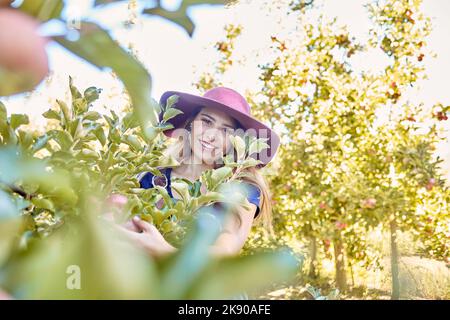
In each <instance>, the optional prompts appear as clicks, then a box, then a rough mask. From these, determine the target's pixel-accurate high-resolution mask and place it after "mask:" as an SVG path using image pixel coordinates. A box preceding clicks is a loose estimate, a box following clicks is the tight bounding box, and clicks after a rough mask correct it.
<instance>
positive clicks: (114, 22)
mask: <svg viewBox="0 0 450 320" xmlns="http://www.w3.org/2000/svg"><path fill="white" fill-rule="evenodd" d="M265 1H269V0H244V1H241V5H240V6H239V7H238V8H228V9H227V8H224V7H223V6H220V5H219V6H218V5H197V6H194V7H191V9H190V10H189V15H190V17H191V18H192V19H193V21H194V23H195V25H196V29H195V32H194V34H193V37H192V38H190V37H189V36H188V34H187V33H186V32H185V31H184V30H183V29H182V28H181V27H179V26H177V25H175V24H173V23H170V22H167V21H166V20H164V19H162V18H159V17H148V16H147V17H142V18H139V19H137V21H136V24H135V26H134V27H133V28H132V29H130V30H128V29H125V28H123V27H122V24H121V22H122V21H124V20H126V19H127V18H129V15H130V11H129V10H127V5H126V4H122V5H120V4H119V5H113V6H110V7H109V9H107V10H103V11H100V12H92V11H91V10H89V8H90V5H91V3H92V0H66V2H67V4H68V6H67V9H66V12H65V14H66V16H67V17H71V18H74V19H77V18H79V17H88V18H90V19H94V20H96V21H99V22H100V23H101V24H102V25H103V26H104V27H107V28H108V29H110V30H112V35H113V37H114V38H116V39H117V40H119V42H120V43H122V44H123V45H125V46H126V45H127V44H128V43H133V46H134V49H135V50H136V52H137V55H138V57H139V59H140V60H141V62H142V63H143V64H144V66H145V67H146V68H147V69H148V70H149V72H150V74H151V76H152V88H151V89H150V88H149V90H150V94H151V96H152V97H153V98H155V99H156V100H159V97H160V96H161V95H162V93H163V92H164V91H168V90H174V91H183V92H189V93H194V94H198V92H197V90H196V89H195V87H194V86H193V85H192V83H193V82H194V81H196V80H197V79H198V75H199V73H200V72H201V71H202V70H208V69H209V70H211V67H212V66H213V64H214V62H215V61H217V52H216V51H215V49H214V48H213V44H214V43H215V42H216V41H218V40H221V39H222V38H223V37H224V35H225V31H224V29H223V28H224V26H225V25H226V24H228V23H235V24H238V23H240V24H242V25H243V27H244V28H243V33H242V35H241V37H240V38H239V40H238V41H237V42H236V52H239V53H240V56H237V57H236V59H238V60H241V61H243V62H244V63H243V65H242V66H239V67H236V68H233V69H232V70H231V71H230V72H229V73H228V74H227V76H226V78H225V79H224V83H225V84H226V85H227V86H230V87H232V88H234V89H236V90H237V91H239V92H241V93H245V91H246V90H254V88H257V85H258V81H257V73H256V72H257V70H258V68H257V65H258V63H261V62H265V61H267V57H268V55H270V52H269V51H268V50H267V48H268V47H269V46H270V44H271V41H270V36H271V35H272V34H274V33H276V34H277V35H283V33H287V32H290V31H291V30H292V28H293V26H295V23H296V21H295V20H292V19H291V18H289V17H287V16H285V15H283V14H282V12H283V9H282V8H281V9H280V10H276V9H275V10H274V11H273V12H272V13H271V14H270V15H267V13H266V12H265V11H262V10H261V9H260V6H261V4H262V3H264V2H265ZM147 2H149V1H147ZM278 2H279V3H281V4H283V3H288V2H289V0H278ZM366 2H367V0H365V1H362V0H323V1H320V2H319V3H322V8H321V12H323V13H324V14H325V15H326V16H328V17H330V18H331V17H334V16H336V17H337V19H338V22H339V23H341V24H346V25H347V26H348V29H349V31H350V33H351V34H353V35H354V36H355V37H356V38H357V39H360V40H362V41H363V40H364V38H365V37H367V31H368V29H369V20H368V18H367V13H366V9H365V8H364V6H363V5H364V3H366ZM162 4H163V6H165V7H166V8H167V9H176V8H177V7H178V6H179V4H180V1H179V0H165V1H164V0H163V1H162ZM281 7H282V6H281ZM422 8H423V11H424V13H425V14H426V15H428V16H430V17H431V18H432V23H433V31H432V34H431V36H430V37H429V39H428V46H429V48H430V49H431V50H432V51H433V52H435V53H436V55H437V56H436V58H431V57H430V58H427V59H425V66H426V68H427V74H428V79H427V80H426V81H423V82H421V83H419V86H417V89H416V90H413V91H411V92H410V93H409V98H410V99H411V100H413V101H415V102H424V103H426V104H433V103H435V102H442V103H443V104H446V105H447V104H450V97H449V94H448V89H449V81H448V75H449V74H450V59H449V57H450V44H449V41H448V39H450V38H449V35H450V19H449V18H450V1H448V0H425V1H424V4H423V7H422ZM290 19H291V20H290ZM280 26H281V27H280ZM53 29H54V28H51V27H50V28H48V30H51V31H53V32H54V30H53ZM47 52H48V55H49V63H50V69H51V77H50V78H49V79H48V80H47V81H45V82H44V83H42V84H41V85H40V86H39V87H38V89H37V90H35V91H34V92H32V93H30V94H27V95H20V96H15V97H12V98H8V99H7V101H6V103H7V105H8V106H9V107H10V108H11V109H14V112H15V113H27V114H29V115H30V118H31V121H32V122H33V123H34V124H37V125H42V124H43V123H44V119H43V118H42V117H41V116H40V114H42V112H44V111H45V110H47V109H48V108H49V107H50V106H51V104H52V103H53V101H54V99H55V98H59V99H63V100H67V99H68V94H67V84H68V76H69V75H71V76H72V77H73V78H74V81H75V84H76V85H77V86H79V87H80V88H81V89H84V88H87V87H89V86H98V87H101V88H103V93H102V96H101V99H100V100H99V102H98V103H97V105H96V108H99V109H104V110H107V109H114V110H118V109H120V108H121V107H122V106H123V105H124V104H125V103H126V100H125V99H124V97H123V96H122V95H121V93H122V86H121V84H120V82H119V81H118V80H117V79H116V78H114V77H113V76H112V75H111V74H110V73H109V72H107V71H101V70H98V69H97V68H95V67H92V66H90V65H89V64H87V63H85V62H84V61H82V60H81V59H79V58H77V57H75V56H74V55H72V54H70V53H68V52H67V51H66V50H65V49H63V48H61V47H59V46H58V45H57V44H54V43H50V44H49V45H48V47H47ZM105 54H107V53H105ZM353 63H354V66H355V68H360V69H367V68H372V69H373V68H375V69H376V68H381V67H382V66H383V65H384V64H385V63H387V61H386V59H385V58H384V57H383V56H381V55H379V54H377V53H374V52H369V53H367V54H364V55H359V56H355V58H354V60H353ZM447 137H448V138H450V133H447ZM438 152H439V153H440V154H441V155H442V156H443V157H444V158H445V159H447V160H446V161H447V162H446V164H445V165H446V167H447V168H450V139H447V143H445V144H442V145H440V146H439V148H438ZM448 177H449V178H450V172H449V173H448Z"/></svg>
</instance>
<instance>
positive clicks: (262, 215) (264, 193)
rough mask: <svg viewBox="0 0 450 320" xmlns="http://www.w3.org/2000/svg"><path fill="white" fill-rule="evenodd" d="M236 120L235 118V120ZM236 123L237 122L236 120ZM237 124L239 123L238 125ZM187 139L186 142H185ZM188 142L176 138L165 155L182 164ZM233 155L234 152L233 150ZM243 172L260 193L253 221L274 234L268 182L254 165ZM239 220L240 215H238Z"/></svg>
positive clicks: (195, 112)
mask: <svg viewBox="0 0 450 320" xmlns="http://www.w3.org/2000/svg"><path fill="white" fill-rule="evenodd" d="M201 109H202V107H199V108H198V109H197V110H195V111H194V112H193V113H192V115H191V116H190V117H189V118H188V119H186V121H185V122H184V124H183V125H182V126H180V128H184V129H187V128H188V127H189V126H190V125H191V123H192V121H193V120H194V118H195V117H196V116H197V114H198V113H199V112H200V111H201ZM235 121H236V120H235ZM236 123H238V122H237V121H236ZM238 126H239V125H238ZM186 141H188V142H186ZM186 143H190V141H189V139H178V140H177V141H175V142H173V143H172V144H170V145H169V146H168V147H167V148H166V149H165V150H164V152H163V154H164V155H165V156H171V157H173V158H174V159H175V160H177V162H178V163H179V164H180V165H181V164H183V163H184V162H185V161H186V159H188V158H189V156H190V154H185V152H184V151H186V150H191V149H190V148H186V146H185V144H186ZM234 155H235V157H236V156H237V155H236V152H234ZM222 166H223V164H218V165H216V166H215V169H217V168H219V167H222ZM243 172H245V173H246V175H245V177H243V178H241V179H242V181H246V182H248V183H251V184H253V185H256V186H257V187H258V188H259V190H260V191H261V194H260V201H259V204H260V205H259V208H260V211H259V214H258V216H257V217H256V218H255V222H256V223H257V224H258V225H262V226H263V227H264V229H265V230H266V231H267V232H269V233H270V234H272V235H273V234H274V231H273V225H272V194H271V192H270V188H269V184H268V182H267V180H266V178H265V177H264V176H263V175H262V174H261V172H260V169H259V168H256V167H249V168H245V169H243ZM239 222H240V223H241V221H240V217H239Z"/></svg>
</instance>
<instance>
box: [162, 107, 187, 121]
mask: <svg viewBox="0 0 450 320" xmlns="http://www.w3.org/2000/svg"><path fill="white" fill-rule="evenodd" d="M182 113H183V111H181V110H178V109H175V108H170V109H168V110H166V111H165V112H164V116H163V121H168V120H170V119H172V118H174V117H176V116H177V115H179V114H182Z"/></svg>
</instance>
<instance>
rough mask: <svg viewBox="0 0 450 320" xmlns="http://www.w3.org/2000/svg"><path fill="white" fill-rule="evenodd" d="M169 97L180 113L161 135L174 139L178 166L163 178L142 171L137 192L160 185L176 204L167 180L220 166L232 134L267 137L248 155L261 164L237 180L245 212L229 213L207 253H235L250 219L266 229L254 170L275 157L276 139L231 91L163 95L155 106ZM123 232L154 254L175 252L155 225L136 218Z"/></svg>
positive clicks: (267, 205)
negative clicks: (242, 190)
mask: <svg viewBox="0 0 450 320" xmlns="http://www.w3.org/2000/svg"><path fill="white" fill-rule="evenodd" d="M172 95H177V96H178V101H177V102H176V103H175V105H174V107H175V108H177V109H180V110H181V111H183V113H182V114H179V115H177V116H176V117H174V118H172V119H170V120H169V122H170V123H171V124H172V125H173V126H174V128H172V129H171V130H167V131H165V134H166V135H167V136H169V137H172V138H175V139H178V141H177V142H176V143H174V144H173V145H172V146H171V147H170V148H169V150H168V153H169V154H170V155H172V156H174V157H175V159H177V160H178V162H179V163H180V165H179V166H176V167H173V168H165V169H162V173H163V174H164V176H163V177H161V176H154V175H153V174H151V173H150V172H146V173H143V174H142V175H141V176H140V177H139V178H140V184H141V187H142V188H152V187H154V186H155V185H161V186H163V187H165V188H166V189H167V191H168V193H169V195H170V196H171V197H172V198H174V199H175V201H176V200H177V199H179V198H180V195H179V194H177V192H176V191H175V190H172V188H171V184H172V182H174V181H176V179H180V178H185V179H188V180H190V181H195V180H197V179H199V177H200V176H201V174H202V172H203V171H205V170H208V169H213V168H214V169H216V168H218V167H220V166H222V165H223V162H222V159H223V156H224V155H227V154H230V153H231V154H234V155H235V152H234V151H235V150H234V148H233V146H232V144H231V141H230V135H231V134H235V133H236V132H237V130H241V132H247V133H251V134H253V135H255V136H256V137H258V138H267V139H268V140H267V141H266V143H268V145H269V148H268V149H266V150H263V151H261V152H260V153H258V154H254V155H252V157H254V158H256V159H259V160H261V164H260V165H259V166H258V167H251V168H247V169H245V170H246V171H247V173H248V174H247V175H246V177H245V178H243V179H242V180H243V182H244V183H245V184H246V186H248V192H247V194H246V196H247V199H248V200H249V202H250V204H251V205H250V209H245V208H244V207H242V206H239V207H238V208H237V210H236V212H234V213H235V214H232V215H229V219H228V220H226V221H225V222H224V225H223V228H222V231H221V233H220V235H219V237H218V238H217V240H216V242H215V243H214V245H212V246H211V247H210V250H211V253H212V254H215V255H235V254H237V253H238V252H239V251H240V250H241V248H242V247H243V245H244V243H245V241H246V239H247V236H248V234H249V232H250V230H251V227H252V225H253V222H254V221H261V222H262V223H263V225H264V226H265V227H266V228H269V229H270V230H271V199H270V192H269V188H268V185H267V183H266V181H265V179H264V177H263V176H262V175H261V174H260V172H259V169H260V168H261V167H263V166H265V165H266V164H267V163H268V162H270V161H271V160H272V159H273V157H274V156H275V153H276V150H277V148H278V146H279V143H280V140H279V137H278V136H277V134H276V133H275V132H274V131H272V130H271V129H270V128H268V127H267V126H266V125H264V124H263V123H262V122H259V121H258V120H256V119H254V118H253V117H252V116H251V114H250V106H249V104H248V103H247V101H246V100H245V98H244V97H242V96H241V95H240V94H239V93H238V92H236V91H235V90H233V89H230V88H226V87H216V88H213V89H210V90H208V91H207V92H206V93H205V94H204V95H203V97H202V96H196V95H191V94H187V93H183V92H176V91H167V92H165V93H164V94H163V95H162V97H161V100H160V104H161V105H165V104H166V102H167V99H168V98H169V97H170V96H172ZM180 138H182V139H180ZM201 190H202V192H204V191H205V188H204V186H201ZM124 232H125V233H126V234H127V235H128V236H129V237H130V238H131V239H132V240H133V241H135V242H136V243H137V244H138V245H140V246H142V247H143V248H144V249H146V250H147V251H148V253H149V254H151V255H153V256H160V255H165V254H168V253H171V252H174V251H176V250H177V249H176V248H174V247H173V246H172V245H170V244H169V243H168V242H167V241H166V240H165V239H164V237H163V236H162V235H161V233H159V231H158V230H157V229H156V227H155V226H153V225H152V224H150V223H148V222H145V221H142V220H140V219H139V218H137V217H136V218H134V219H133V221H132V223H127V224H126V225H125V226H124Z"/></svg>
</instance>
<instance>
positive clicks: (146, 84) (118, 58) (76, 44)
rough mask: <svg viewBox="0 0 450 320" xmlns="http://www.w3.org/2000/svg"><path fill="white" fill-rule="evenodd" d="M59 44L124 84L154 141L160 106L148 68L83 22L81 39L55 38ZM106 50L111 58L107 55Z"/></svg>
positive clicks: (145, 129)
mask: <svg viewBox="0 0 450 320" xmlns="http://www.w3.org/2000/svg"><path fill="white" fill-rule="evenodd" d="M54 39H55V40H56V41H57V42H58V43H60V44H61V45H63V46H64V47H66V48H67V49H69V50H70V51H72V52H73V53H75V54H77V55H78V56H80V57H82V58H84V59H86V60H87V61H89V62H90V63H92V64H94V65H95V66H97V67H98V68H104V67H109V68H112V70H113V71H114V72H115V73H116V74H117V75H118V76H119V78H120V79H121V80H122V81H123V83H124V85H125V87H126V89H127V91H128V93H129V95H130V97H131V101H132V103H133V107H134V110H135V112H136V118H137V119H139V121H140V124H141V127H142V130H143V133H144V135H145V136H146V138H147V139H149V140H152V139H154V135H153V134H149V133H148V130H150V131H151V130H153V128H154V126H155V125H156V124H157V123H158V113H157V110H158V109H159V105H158V103H157V102H156V101H155V100H154V99H152V98H151V97H150V91H151V77H150V75H149V74H148V72H147V71H146V70H145V68H144V67H143V66H142V65H141V63H139V62H138V61H137V60H136V59H134V58H133V57H132V56H131V55H129V54H128V53H127V52H126V51H125V50H124V49H122V48H121V47H120V46H119V45H118V44H117V42H116V41H114V40H113V39H112V38H111V36H110V35H109V34H108V33H107V32H106V31H104V30H103V29H101V28H100V27H99V26H97V25H96V24H94V23H90V22H83V23H82V25H81V30H80V38H79V40H77V41H69V40H66V39H64V38H62V37H55V38H54ZM105 50H106V51H107V52H108V54H106V55H105V54H104V52H105Z"/></svg>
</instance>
